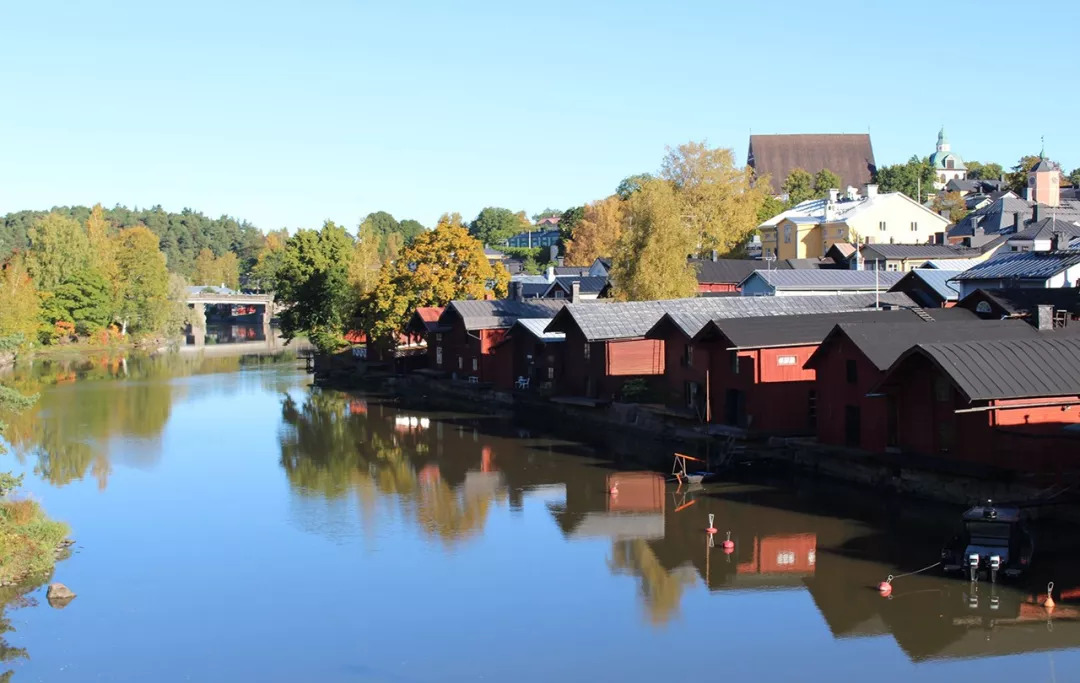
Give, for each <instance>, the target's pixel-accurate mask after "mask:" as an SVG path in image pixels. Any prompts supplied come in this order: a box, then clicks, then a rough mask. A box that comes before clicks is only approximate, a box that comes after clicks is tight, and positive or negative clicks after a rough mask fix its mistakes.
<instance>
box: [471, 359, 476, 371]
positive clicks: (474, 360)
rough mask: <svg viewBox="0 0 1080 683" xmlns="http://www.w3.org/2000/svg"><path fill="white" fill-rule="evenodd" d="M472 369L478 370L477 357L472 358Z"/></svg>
mask: <svg viewBox="0 0 1080 683" xmlns="http://www.w3.org/2000/svg"><path fill="white" fill-rule="evenodd" d="M472 371H473V372H476V359H475V358H473V359H472Z"/></svg>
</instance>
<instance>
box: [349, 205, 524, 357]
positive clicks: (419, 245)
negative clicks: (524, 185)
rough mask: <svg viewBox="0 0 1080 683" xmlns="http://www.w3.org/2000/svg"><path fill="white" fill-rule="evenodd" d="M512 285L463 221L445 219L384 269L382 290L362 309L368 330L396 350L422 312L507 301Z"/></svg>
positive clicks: (369, 298)
mask: <svg viewBox="0 0 1080 683" xmlns="http://www.w3.org/2000/svg"><path fill="white" fill-rule="evenodd" d="M511 215H513V214H511ZM509 281H510V274H509V273H507V272H506V269H505V268H503V267H502V266H501V265H496V266H492V265H491V264H490V263H488V260H487V257H485V256H484V245H483V244H482V243H481V242H480V240H479V239H476V238H475V237H473V236H471V235H470V234H469V232H468V231H467V230H466V229H465V228H464V227H462V225H461V217H460V216H457V214H454V215H444V216H443V217H442V218H440V219H439V224H438V225H437V226H436V227H435V229H434V230H432V231H430V232H426V233H424V234H423V235H420V236H419V237H417V238H416V239H415V240H413V243H412V244H410V245H408V246H406V247H405V248H404V249H403V250H402V251H401V253H400V254H399V255H398V258H397V259H395V260H394V261H388V262H387V263H385V264H383V267H382V270H381V271H380V273H379V282H378V284H377V285H376V286H375V289H374V290H372V292H371V293H370V294H369V295H368V296H367V297H366V298H365V300H364V302H363V304H362V305H361V309H360V313H361V318H362V320H363V321H364V329H365V330H367V332H368V334H369V335H370V336H371V337H372V338H374V339H376V340H378V341H379V343H381V344H383V345H385V346H392V345H393V344H394V343H395V341H396V338H397V334H398V333H399V332H401V331H402V330H403V329H404V328H405V325H406V324H407V323H408V321H409V317H410V316H411V315H412V314H413V312H414V311H415V310H416V309H417V308H418V307H420V306H445V305H446V304H447V303H449V302H450V301H453V300H455V299H483V298H485V296H488V295H494V296H495V297H504V296H506V289H507V285H508V283H509Z"/></svg>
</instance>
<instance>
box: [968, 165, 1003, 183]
mask: <svg viewBox="0 0 1080 683" xmlns="http://www.w3.org/2000/svg"><path fill="white" fill-rule="evenodd" d="M1004 172H1005V171H1004V169H1002V168H1001V164H994V163H989V164H981V163H979V162H978V161H969V162H967V177H968V178H970V179H972V180H998V179H999V178H1001V176H1002V174H1004Z"/></svg>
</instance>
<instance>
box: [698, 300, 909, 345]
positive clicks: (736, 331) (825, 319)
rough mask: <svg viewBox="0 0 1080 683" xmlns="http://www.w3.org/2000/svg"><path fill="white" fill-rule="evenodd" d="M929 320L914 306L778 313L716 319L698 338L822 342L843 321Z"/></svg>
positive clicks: (765, 342)
mask: <svg viewBox="0 0 1080 683" xmlns="http://www.w3.org/2000/svg"><path fill="white" fill-rule="evenodd" d="M902 320H906V321H907V322H909V323H912V324H914V323H919V324H925V321H924V320H923V319H922V318H920V317H919V316H918V315H917V314H916V313H915V311H913V310H910V309H909V310H904V309H901V310H893V311H855V312H847V313H818V314H814V315H778V316H768V317H759V318H734V319H731V320H714V321H712V322H710V323H709V324H708V325H707V326H706V327H705V329H703V330H702V331H701V334H699V335H698V339H707V338H716V337H720V338H722V339H723V340H724V343H725V344H727V346H728V348H730V349H757V348H766V347H772V346H806V345H810V344H819V343H821V340H823V339H825V337H827V336H828V334H829V332H830V331H832V329H833V328H834V327H836V326H837V325H838V324H840V323H845V322H846V323H856V322H859V323H864V324H871V323H876V322H882V321H886V322H888V321H891V322H898V321H902Z"/></svg>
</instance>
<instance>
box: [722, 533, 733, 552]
mask: <svg viewBox="0 0 1080 683" xmlns="http://www.w3.org/2000/svg"><path fill="white" fill-rule="evenodd" d="M721 545H722V546H723V548H724V552H725V553H728V554H730V553H731V552H733V551H734V550H735V541H733V540H731V532H730V531H729V532H727V538H726V539H725V540H724V542H723V543H721Z"/></svg>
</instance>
